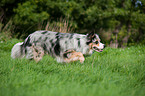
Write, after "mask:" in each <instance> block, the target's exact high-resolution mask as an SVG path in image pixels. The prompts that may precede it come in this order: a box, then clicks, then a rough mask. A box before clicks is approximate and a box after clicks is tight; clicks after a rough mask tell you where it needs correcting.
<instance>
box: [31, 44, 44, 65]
mask: <svg viewBox="0 0 145 96" xmlns="http://www.w3.org/2000/svg"><path fill="white" fill-rule="evenodd" d="M31 48H32V50H33V59H34V60H35V61H36V62H39V61H40V60H41V59H42V57H43V56H44V50H43V49H42V47H40V46H34V44H33V45H32V46H31Z"/></svg>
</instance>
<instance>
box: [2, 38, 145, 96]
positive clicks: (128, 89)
mask: <svg viewBox="0 0 145 96" xmlns="http://www.w3.org/2000/svg"><path fill="white" fill-rule="evenodd" d="M16 42H18V40H16V39H13V40H11V41H7V42H5V43H1V44H0V96H144V95H145V92H144V90H145V86H144V85H145V63H144V62H145V58H144V57H145V50H144V49H145V46H134V47H128V48H126V49H112V48H106V49H105V50H104V51H103V52H102V53H97V52H95V53H94V54H93V55H92V56H90V57H87V58H86V60H85V62H84V63H83V64H80V63H79V62H72V63H66V64H61V63H57V62H56V60H55V59H54V58H52V57H50V56H45V57H44V58H43V59H42V60H41V61H40V62H39V63H35V62H34V61H33V60H32V61H30V60H26V59H16V60H13V59H11V57H10V50H11V48H12V46H13V45H14V44H15V43H16Z"/></svg>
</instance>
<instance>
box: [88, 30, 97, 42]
mask: <svg viewBox="0 0 145 96" xmlns="http://www.w3.org/2000/svg"><path fill="white" fill-rule="evenodd" d="M94 37H95V32H94V31H93V32H90V33H88V34H87V38H88V40H89V41H92V39H94Z"/></svg>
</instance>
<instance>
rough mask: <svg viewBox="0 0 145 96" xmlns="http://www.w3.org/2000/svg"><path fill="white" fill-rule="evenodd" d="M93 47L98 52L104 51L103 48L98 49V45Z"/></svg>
mask: <svg viewBox="0 0 145 96" xmlns="http://www.w3.org/2000/svg"><path fill="white" fill-rule="evenodd" d="M93 49H94V50H95V51H97V52H102V51H103V50H101V49H98V48H97V47H93Z"/></svg>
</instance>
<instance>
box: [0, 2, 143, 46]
mask: <svg viewBox="0 0 145 96" xmlns="http://www.w3.org/2000/svg"><path fill="white" fill-rule="evenodd" d="M36 30H49V31H57V32H64V33H66V32H69V33H81V34H86V33H88V32H91V31H95V32H96V33H97V34H99V35H100V37H101V39H102V42H103V43H105V44H106V45H108V46H111V47H115V48H118V47H122V48H124V47H126V46H132V45H137V44H145V34H144V32H145V0H1V1H0V41H1V42H3V41H6V40H7V39H10V38H18V39H20V38H21V39H24V38H25V37H27V36H28V35H29V34H30V33H32V32H34V31H36Z"/></svg>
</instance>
